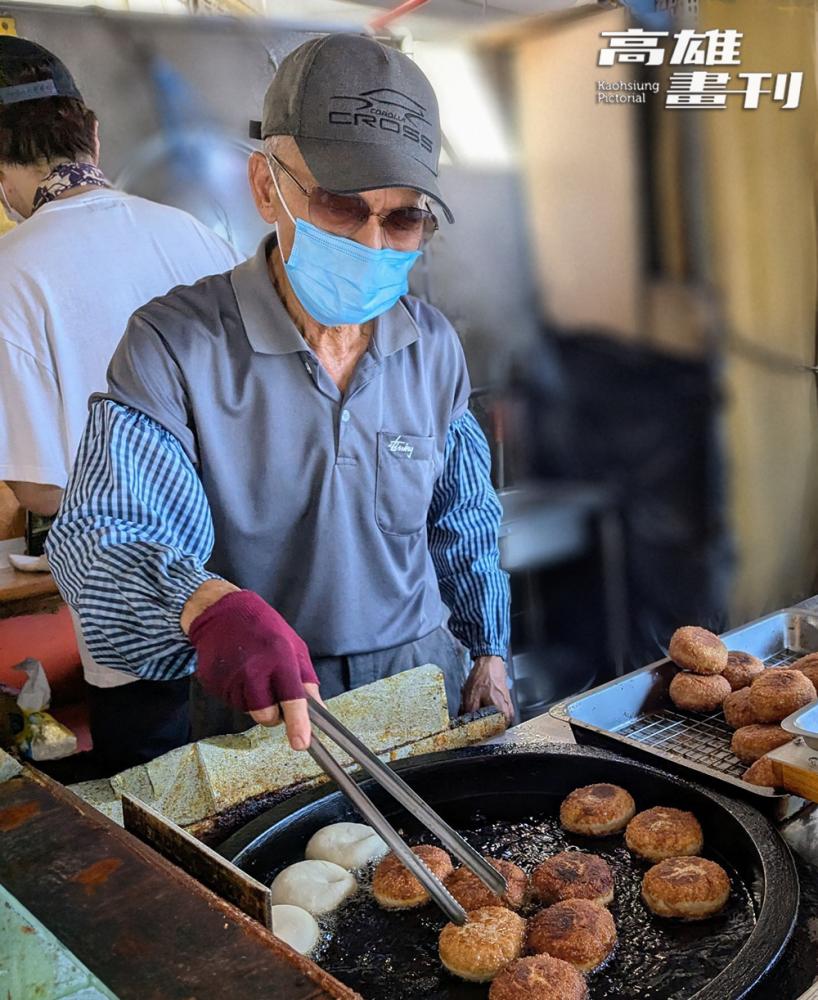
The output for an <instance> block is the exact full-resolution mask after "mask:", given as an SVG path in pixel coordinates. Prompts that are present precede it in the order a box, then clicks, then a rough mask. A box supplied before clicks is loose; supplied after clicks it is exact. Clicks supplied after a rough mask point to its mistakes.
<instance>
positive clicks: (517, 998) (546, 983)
mask: <svg viewBox="0 0 818 1000" xmlns="http://www.w3.org/2000/svg"><path fill="white" fill-rule="evenodd" d="M489 1000H588V984H587V983H586V982H585V977H584V976H583V975H582V973H581V972H578V971H577V970H576V969H575V968H574V967H573V965H569V963H568V962H563V961H562V959H560V958H552V957H551V956H550V955H529V957H528V958H518V959H517V961H516V962H512V963H511V965H507V966H506V967H505V969H503V971H502V972H501V973H500V974H499V976H497V978H496V979H495V980H494V982H493V983H492V984H491V989H490V990H489Z"/></svg>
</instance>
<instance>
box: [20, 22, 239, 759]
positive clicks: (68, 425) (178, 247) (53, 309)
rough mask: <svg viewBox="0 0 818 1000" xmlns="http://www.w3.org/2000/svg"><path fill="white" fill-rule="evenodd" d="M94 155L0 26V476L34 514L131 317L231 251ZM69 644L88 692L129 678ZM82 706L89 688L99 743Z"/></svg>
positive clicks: (71, 98)
mask: <svg viewBox="0 0 818 1000" xmlns="http://www.w3.org/2000/svg"><path fill="white" fill-rule="evenodd" d="M98 161H99V142H98V123H97V118H96V116H95V114H94V112H93V111H91V110H90V109H89V108H88V107H86V105H85V103H84V102H83V99H82V96H81V94H80V92H79V90H78V89H77V86H76V84H75V83H74V80H73V79H72V77H71V74H70V73H69V71H68V69H67V68H66V67H65V66H64V65H63V63H62V62H60V60H59V59H58V58H57V57H56V56H54V55H53V54H52V53H50V52H49V51H48V50H46V49H44V48H42V46H40V45H37V44H36V43H34V42H31V41H28V40H26V39H22V38H17V37H13V36H0V199H2V202H3V205H4V208H5V211H6V213H7V214H9V215H11V214H14V215H16V216H18V217H22V219H23V220H24V221H23V222H22V223H21V224H19V225H18V226H17V227H16V228H15V229H13V230H12V231H11V232H8V233H6V234H5V235H4V236H3V238H2V240H0V480H5V481H6V482H7V483H8V485H9V486H10V487H11V489H12V490H13V492H14V493H15V495H16V497H17V499H18V500H19V502H20V503H21V504H22V506H23V507H26V508H27V509H29V510H31V511H33V512H35V513H38V514H44V515H50V514H54V513H56V511H57V508H58V507H59V503H60V499H61V497H62V492H63V489H64V487H65V485H66V482H67V480H68V474H69V472H70V469H71V466H72V463H73V460H74V456H75V452H76V449H77V446H78V444H79V440H80V437H81V435H82V432H83V430H84V428H85V423H86V419H87V415H88V398H89V396H90V395H91V394H92V393H93V392H96V391H104V390H105V386H106V369H107V366H108V362H109V361H110V359H111V356H112V354H113V352H114V349H115V348H116V346H117V344H118V342H119V340H120V338H121V337H122V334H123V333H124V331H125V328H126V326H127V322H128V319H129V317H130V316H131V314H132V313H133V312H134V311H135V310H136V309H138V308H139V307H140V306H142V305H143V304H145V303H146V302H148V301H149V300H151V299H153V298H155V297H157V296H160V295H164V294H166V293H167V292H168V291H170V289H172V288H174V287H176V286H177V285H189V284H193V283H194V282H196V281H198V280H199V279H200V278H202V277H205V276H207V275H211V274H218V273H222V272H224V271H227V270H230V269H231V268H233V267H234V266H235V265H236V264H237V263H239V262H240V260H241V257H240V256H239V255H238V254H237V253H236V251H235V250H233V248H232V247H231V246H230V245H229V244H227V243H226V242H225V241H224V240H222V239H221V238H220V237H219V236H217V235H216V234H215V233H214V232H212V231H211V230H210V229H208V228H207V227H206V226H203V225H202V224H201V223H199V222H198V221H197V220H196V219H194V218H193V217H192V216H190V215H188V214H187V213H185V212H182V211H179V210H178V209H175V208H171V207H169V206H166V205H159V204H156V203H154V202H151V201H147V200H145V199H143V198H137V197H132V196H130V195H127V194H125V193H123V192H121V191H117V190H114V189H113V188H112V187H111V185H110V183H109V182H108V180H107V179H106V177H105V175H104V174H103V173H102V171H101V170H100V169H99V167H98ZM78 640H79V644H80V651H81V655H82V659H83V666H84V669H85V677H86V680H87V681H89V682H90V683H91V685H92V686H93V687H94V688H95V689H97V694H99V693H100V691H99V689H106V688H114V687H118V686H120V685H122V684H123V683H131V684H138V683H140V682H138V680H137V679H136V678H135V677H134V678H131V677H129V676H128V675H127V674H124V673H123V672H122V671H113V670H109V669H107V668H104V667H100V666H99V665H97V664H95V663H94V662H93V660H92V659H91V657H90V656H89V655H88V653H87V650H85V649H84V644H83V642H82V637H81V636H79V635H78ZM112 694H113V692H112ZM186 694H187V693H186V692H185V698H186ZM135 695H136V690H135V689H134V691H133V692H129V697H134V699H135ZM151 697H152V698H153V699H154V705H155V704H156V699H157V698H158V697H159V692H158V690H156V685H153V686H152V695H151ZM180 698H181V692H180ZM171 700H172V699H171ZM100 709H101V710H102V706H100ZM94 714H95V713H94V702H93V698H92V718H91V729H92V735H93V736H94V738H95V743H96V742H99V743H104V742H105V738H106V737H105V735H104V734H103V733H101V732H95V729H94ZM97 714H98V715H99V714H100V713H97ZM170 716H172V718H173V721H172V722H169V726H168V727H167V738H168V743H169V744H175V745H179V742H180V741H181V742H184V741H185V739H186V735H187V729H186V720H185V718H183V713H182V712H181V711H179V712H175V713H174V712H173V711H171V713H170ZM170 716H169V718H170ZM160 728H161V727H160ZM183 730H184V732H183ZM110 735H111V738H114V739H115V734H110ZM167 749H171V746H170V745H168V746H167Z"/></svg>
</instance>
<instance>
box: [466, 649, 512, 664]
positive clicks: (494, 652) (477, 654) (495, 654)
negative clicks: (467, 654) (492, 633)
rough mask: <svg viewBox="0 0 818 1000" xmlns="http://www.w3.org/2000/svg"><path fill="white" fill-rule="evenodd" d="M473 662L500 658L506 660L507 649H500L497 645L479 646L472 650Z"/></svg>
mask: <svg viewBox="0 0 818 1000" xmlns="http://www.w3.org/2000/svg"><path fill="white" fill-rule="evenodd" d="M471 658H472V662H473V663H476V662H477V661H478V660H489V659H494V658H496V659H500V660H505V658H506V650H505V649H498V648H497V647H496V646H478V647H477V649H473V650H472V651H471Z"/></svg>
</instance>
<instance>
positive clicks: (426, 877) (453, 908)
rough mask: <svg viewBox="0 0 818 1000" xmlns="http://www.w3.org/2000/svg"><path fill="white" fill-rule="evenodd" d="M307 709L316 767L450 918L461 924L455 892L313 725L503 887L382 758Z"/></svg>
mask: <svg viewBox="0 0 818 1000" xmlns="http://www.w3.org/2000/svg"><path fill="white" fill-rule="evenodd" d="M307 710H308V712H309V716H310V722H311V723H312V726H313V734H312V741H311V742H310V746H309V753H310V756H311V757H312V758H313V760H314V761H315V762H316V763H317V764H318V766H319V767H320V768H321V769H322V770H324V771H326V773H327V774H328V775H329V776H330V777H331V778H332V779H333V780H334V781H335V783H336V784H337V785H338V787H339V788H340V789H341V791H342V792H343V793H344V795H346V797H347V798H348V799H349V800H350V802H352V804H353V805H354V806H355V808H356V809H357V810H358V812H359V813H360V814H361V815H362V816H363V817H364V819H365V820H366V821H367V822H368V823H369V824H370V826H372V827H374V829H375V830H376V831H377V832H378V833H379V834H380V836H381V837H382V838H383V839H384V840H385V841H386V843H387V844H388V845H389V847H391V848H392V850H393V851H394V852H395V854H396V855H397V856H398V857H399V858H400V860H401V861H402V862H403V864H404V865H405V866H406V867H407V868H408V869H409V871H410V872H411V873H412V874H413V875H414V876H415V878H416V879H417V880H418V881H419V882H420V883H421V885H422V886H423V888H424V889H425V890H426V891H427V892H428V893H429V895H430V896H431V897H432V899H433V900H434V901H435V902H436V903H437V905H438V906H439V907H440V909H441V910H443V912H444V913H445V914H446V916H447V917H448V918H449V920H451V922H452V923H454V924H458V925H462V924H465V923H466V911H465V910H464V909H463V907H462V906H461V905H460V904H459V903H458V902H457V900H456V899H455V898H454V896H452V895H451V893H450V892H449V891H448V889H446V888H445V886H444V885H443V883H442V882H440V880H439V879H437V878H435V876H434V875H433V874H432V873H431V872H430V871H429V869H428V868H427V867H426V865H424V864H423V862H422V861H421V860H420V858H419V857H418V856H417V855H416V854H413V853H412V851H411V850H410V849H409V847H408V846H407V845H406V844H405V843H404V842H403V840H402V839H401V837H400V835H399V834H398V832H397V830H396V829H395V828H394V827H393V826H392V824H391V823H390V822H389V820H387V819H386V817H385V816H384V815H383V814H382V813H381V812H380V811H379V810H378V809H377V808H376V807H375V805H374V804H373V802H372V800H371V799H370V798H369V796H368V795H367V794H366V793H365V792H363V791H362V790H361V788H360V787H359V786H358V785H357V783H356V782H355V781H353V780H352V778H350V777H349V775H348V774H347V773H346V771H345V770H344V769H343V767H341V765H340V764H339V763H338V761H337V760H336V759H335V758H334V757H333V756H332V754H331V753H330V752H329V750H328V749H327V748H326V746H325V745H324V744H323V743H322V742H321V740H320V739H319V738H318V735H317V733H316V730H320V731H321V732H322V733H324V734H325V735H326V736H328V737H329V738H330V739H331V740H332V741H333V743H335V744H337V745H338V746H339V747H340V748H341V749H342V750H344V751H346V753H348V754H349V756H350V757H351V758H352V760H353V761H354V762H355V763H356V764H358V765H359V766H360V767H361V768H362V769H363V770H364V771H365V772H366V773H367V774H368V775H369V777H371V778H372V779H373V780H375V781H377V782H378V784H379V785H381V787H382V788H385V789H386V791H388V792H389V793H390V794H391V795H393V796H394V798H395V799H397V801H398V802H400V804H401V805H402V806H403V807H404V808H405V809H406V810H407V811H408V812H409V813H411V814H412V815H413V816H414V817H415V819H417V820H419V821H420V822H421V823H422V824H423V825H424V826H425V827H426V828H427V829H429V830H431V832H432V833H433V834H434V835H435V836H436V837H437V838H438V840H439V841H440V842H441V844H443V846H444V847H445V848H446V849H447V850H449V851H450V852H451V853H452V854H453V855H454V856H455V857H456V858H458V860H459V861H461V862H462V863H463V864H464V865H465V866H466V867H467V868H468V869H469V870H470V871H472V872H473V873H474V874H475V875H476V876H477V878H479V879H480V881H481V882H482V883H483V885H485V886H486V887H487V888H488V889H490V890H491V891H492V892H494V893H496V894H497V895H498V896H502V895H504V894H505V892H506V890H507V888H508V887H507V885H506V880H505V879H504V878H503V876H502V875H501V874H500V873H499V872H498V871H497V870H496V869H495V868H492V866H491V865H490V864H489V863H488V862H487V861H486V860H485V858H483V857H482V856H481V855H480V854H478V853H477V851H476V850H475V849H474V848H473V847H472V846H471V845H470V844H467V843H466V841H465V840H464V839H463V838H462V837H461V836H460V834H459V833H457V832H456V831H455V830H453V829H452V828H451V827H450V826H449V824H448V823H446V822H445V821H444V820H443V819H441V817H440V816H438V814H437V813H436V812H434V810H433V809H432V808H431V806H429V805H427V804H426V803H425V802H424V801H423V799H422V798H421V797H420V796H419V795H418V794H417V793H416V792H414V791H413V790H412V789H411V788H410V787H409V786H408V785H407V784H406V782H405V781H404V780H403V779H402V778H400V777H399V776H398V775H397V774H395V772H394V771H393V770H391V768H388V767H387V766H386V764H384V763H383V761H381V760H379V759H378V758H377V757H376V756H375V754H374V753H372V751H371V750H370V749H369V747H367V746H365V745H364V744H363V743H362V742H361V741H360V740H359V739H358V737H357V736H355V735H354V734H353V733H351V732H350V731H349V730H348V729H347V728H346V726H344V725H343V723H341V722H339V721H338V719H336V718H335V716H334V715H333V714H332V713H331V712H329V711H327V709H326V708H325V707H324V706H323V705H321V704H320V703H319V702H317V701H314V700H313V699H312V698H308V699H307Z"/></svg>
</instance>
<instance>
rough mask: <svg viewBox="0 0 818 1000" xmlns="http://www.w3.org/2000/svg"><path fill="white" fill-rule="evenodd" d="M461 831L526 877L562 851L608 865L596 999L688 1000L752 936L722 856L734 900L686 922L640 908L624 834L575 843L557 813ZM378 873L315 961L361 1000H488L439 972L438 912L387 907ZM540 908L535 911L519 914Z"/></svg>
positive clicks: (748, 909)
mask: <svg viewBox="0 0 818 1000" xmlns="http://www.w3.org/2000/svg"><path fill="white" fill-rule="evenodd" d="M457 827H458V830H459V832H460V833H462V834H463V836H464V837H465V838H466V840H468V841H469V842H470V843H471V844H472V845H473V846H474V847H475V848H476V849H477V850H478V851H480V852H481V853H482V854H485V855H488V856H489V857H492V858H505V859H506V860H508V861H513V862H514V863H515V864H517V865H519V866H520V867H521V868H522V869H524V871H526V872H528V873H529V874H530V873H531V871H532V870H533V869H534V868H535V867H536V866H537V865H538V864H539V863H540V862H541V861H543V860H544V859H545V858H547V857H549V856H550V855H552V854H556V853H558V852H559V851H564V850H572V849H582V850H586V851H591V852H593V853H595V854H599V855H600V856H601V857H603V858H604V859H605V860H606V861H607V862H608V864H609V865H610V866H611V868H612V869H613V872H614V878H615V881H616V898H615V900H614V902H613V904H612V905H611V907H610V909H611V913H612V914H613V917H614V920H615V921H616V926H617V933H618V943H617V946H616V949H615V951H614V953H613V955H612V957H611V958H610V959H609V960H608V961H607V962H606V963H605V965H604V966H603V967H602V968H600V969H598V970H597V971H596V972H594V973H592V974H591V975H590V977H589V980H588V982H589V987H590V992H591V1000H687V998H689V997H692V996H693V995H694V994H695V993H696V992H697V991H698V990H699V989H701V988H702V987H703V986H705V985H706V984H707V983H708V982H709V981H710V980H712V979H713V978H715V976H717V975H718V974H719V973H720V972H721V971H722V970H723V969H724V967H725V966H726V965H727V964H728V962H730V961H731V959H732V958H733V957H734V956H735V954H736V953H737V952H738V951H739V949H740V948H741V946H742V944H743V943H744V942H745V941H746V939H747V938H748V937H749V935H750V933H751V932H752V930H753V927H754V924H755V910H754V906H753V900H752V897H751V895H750V893H749V891H748V889H747V888H746V887H745V886H744V884H743V883H742V882H741V880H740V878H739V877H738V876H737V874H736V872H735V870H733V869H731V867H730V866H729V864H727V862H726V861H725V859H724V858H721V857H718V856H716V855H713V854H707V852H705V853H706V854H707V856H709V857H712V859H713V860H714V861H718V862H719V864H721V865H722V866H723V867H724V868H725V869H726V870H727V871H728V874H729V875H730V877H731V880H732V883H733V891H732V895H731V897H730V901H729V903H728V905H727V907H726V908H725V909H724V911H723V912H722V913H721V914H719V915H718V916H716V917H713V918H711V919H710V920H705V921H702V922H699V923H682V922H679V921H671V920H660V919H659V918H657V917H654V916H653V915H652V914H651V913H650V912H649V911H648V910H647V909H646V907H645V906H644V904H643V903H642V902H641V900H640V887H641V881H642V876H643V875H644V873H645V871H646V870H647V868H648V867H649V865H648V864H647V863H644V862H641V861H639V860H638V859H637V858H635V857H634V856H633V855H631V853H630V852H629V851H628V850H627V849H626V848H625V846H624V843H623V839H622V837H621V836H618V837H611V838H605V839H600V840H589V839H587V838H579V837H573V836H572V835H571V834H568V833H566V832H565V831H564V830H562V829H561V827H560V826H559V822H558V820H557V819H556V817H555V816H553V815H547V816H543V815H538V816H529V817H526V818H524V819H522V820H517V821H509V820H492V821H490V820H487V819H486V818H485V817H484V816H482V815H480V814H479V813H475V814H474V815H472V816H471V817H469V818H468V819H467V820H466V822H465V824H464V823H462V822H461V823H458V824H457ZM401 832H403V831H401ZM405 839H406V840H407V841H408V843H410V844H419V843H436V841H435V840H434V838H432V837H430V836H429V835H428V834H426V835H425V836H424V835H413V834H412V833H408V834H407V835H406V838H405ZM373 869H374V866H369V867H368V868H366V869H363V870H362V871H360V872H358V873H357V874H358V878H359V882H360V890H359V892H358V893H357V894H356V895H355V896H353V897H352V898H351V899H349V900H347V902H346V903H345V904H344V905H343V906H342V907H341V909H339V910H337V911H336V912H335V913H334V914H332V915H330V916H329V917H328V918H326V919H324V920H322V922H321V926H322V931H323V936H322V940H321V943H320V945H319V947H318V950H317V952H316V953H315V955H314V956H313V957H314V958H315V960H316V961H317V962H318V963H319V964H320V965H321V966H323V967H324V968H325V969H326V970H327V971H328V972H331V973H332V974H333V975H334V976H336V977H337V978H338V979H340V980H341V981H342V982H344V983H345V984H346V985H347V986H350V987H351V988H352V989H354V990H357V991H358V992H359V993H360V994H361V995H362V996H363V997H364V998H365V1000H485V998H486V997H487V996H488V986H487V985H477V984H473V983H466V982H463V981H461V980H458V979H456V978H455V977H454V976H452V975H450V974H449V973H448V972H447V971H446V970H445V969H444V968H443V966H442V965H441V963H440V959H439V958H438V954H437V940H438V935H439V933H440V930H441V928H442V927H443V926H444V924H445V918H444V917H443V916H442V915H440V914H439V911H438V910H437V908H436V907H435V906H433V905H432V904H429V905H427V906H424V907H422V908H420V909H417V910H407V911H403V912H401V911H386V910H382V909H381V908H380V907H379V906H378V904H377V903H376V902H375V899H374V897H373V896H372V892H371V881H372V872H373ZM538 908H539V906H538V905H537V904H535V905H534V906H532V907H529V909H528V911H527V912H524V913H523V916H528V915H530V914H531V913H533V912H536V910H537V909H538Z"/></svg>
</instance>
